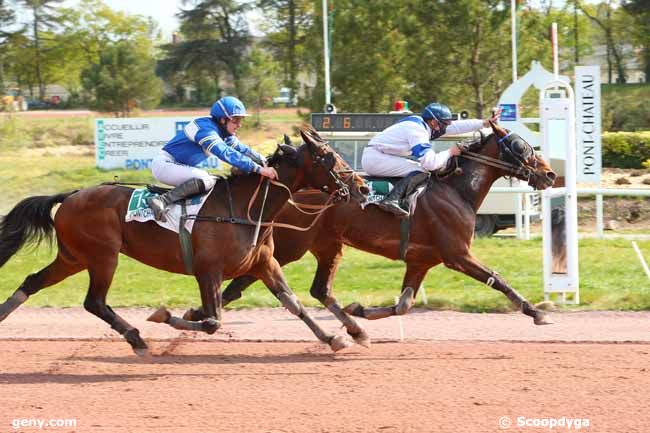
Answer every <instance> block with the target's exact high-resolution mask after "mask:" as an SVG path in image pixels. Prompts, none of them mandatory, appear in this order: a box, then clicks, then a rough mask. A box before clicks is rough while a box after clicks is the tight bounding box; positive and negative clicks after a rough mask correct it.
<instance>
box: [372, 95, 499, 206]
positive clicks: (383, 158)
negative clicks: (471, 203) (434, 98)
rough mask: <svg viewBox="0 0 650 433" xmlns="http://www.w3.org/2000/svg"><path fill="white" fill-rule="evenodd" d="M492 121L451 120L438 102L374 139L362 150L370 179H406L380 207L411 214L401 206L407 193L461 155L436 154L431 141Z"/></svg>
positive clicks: (457, 152) (456, 152) (450, 152)
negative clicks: (430, 173)
mask: <svg viewBox="0 0 650 433" xmlns="http://www.w3.org/2000/svg"><path fill="white" fill-rule="evenodd" d="M498 117H499V113H496V114H495V115H494V116H493V117H492V118H490V119H485V120H480V119H466V120H455V121H452V115H451V110H450V109H449V107H447V106H446V105H443V104H439V103H437V102H432V103H431V104H429V105H427V106H426V107H425V108H424V110H423V111H422V114H421V115H419V116H418V115H412V116H408V117H405V118H403V119H401V120H400V121H399V122H397V123H396V124H394V125H391V126H389V127H388V128H386V129H384V130H383V131H382V132H380V133H379V134H377V135H376V136H374V137H373V138H372V139H371V140H370V142H368V146H367V147H366V148H365V149H364V150H363V157H362V159H361V165H362V167H363V170H364V171H365V172H366V173H368V175H370V176H382V177H403V176H404V179H401V180H400V181H399V182H397V184H395V187H394V188H393V189H392V190H391V192H390V194H388V196H386V198H385V199H384V200H382V201H381V202H379V203H377V205H378V206H379V207H380V208H382V209H383V210H385V211H387V212H391V213H393V214H395V215H398V216H401V217H404V216H408V214H409V213H408V211H407V210H405V209H403V208H402V207H401V206H400V201H401V199H402V197H404V196H405V195H406V194H405V193H406V192H407V191H409V192H410V191H411V190H413V189H414V188H415V187H416V186H417V185H418V184H420V183H421V182H422V181H423V180H424V179H425V178H426V177H428V176H429V173H428V171H432V170H437V169H439V168H441V167H444V165H445V164H446V163H447V161H448V160H449V158H451V157H452V156H458V155H460V149H459V148H458V147H456V146H453V147H452V148H450V149H449V150H445V151H443V152H438V153H436V152H434V151H433V149H432V148H431V143H430V141H431V140H435V139H436V138H439V137H441V136H442V135H444V134H463V133H466V132H472V131H477V130H479V129H481V128H484V127H488V126H489V125H490V124H489V121H490V120H492V121H496V120H497V119H498Z"/></svg>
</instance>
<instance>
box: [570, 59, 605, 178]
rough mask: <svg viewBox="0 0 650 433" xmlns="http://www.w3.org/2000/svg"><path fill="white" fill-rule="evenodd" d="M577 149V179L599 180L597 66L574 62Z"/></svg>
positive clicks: (599, 131)
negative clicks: (580, 64)
mask: <svg viewBox="0 0 650 433" xmlns="http://www.w3.org/2000/svg"><path fill="white" fill-rule="evenodd" d="M575 72H576V79H575V101H576V148H577V149H576V153H577V158H578V167H577V169H578V173H577V181H578V183H590V184H596V185H598V184H600V173H601V171H602V162H601V126H600V66H576V69H575Z"/></svg>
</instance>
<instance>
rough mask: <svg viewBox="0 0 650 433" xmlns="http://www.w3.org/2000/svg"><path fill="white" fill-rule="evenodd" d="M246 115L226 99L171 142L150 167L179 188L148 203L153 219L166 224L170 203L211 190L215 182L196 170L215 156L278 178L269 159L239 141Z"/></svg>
mask: <svg viewBox="0 0 650 433" xmlns="http://www.w3.org/2000/svg"><path fill="white" fill-rule="evenodd" d="M246 116H248V114H246V108H245V107H244V104H243V103H242V102H241V101H240V100H239V99H237V98H235V97H234V96H225V97H223V98H221V99H219V100H218V101H217V102H215V103H214V104H213V105H212V108H211V109H210V117H200V118H198V119H194V120H192V121H191V122H190V123H188V124H187V125H185V127H184V128H183V130H181V131H179V132H178V133H177V134H176V136H174V138H172V139H171V140H169V142H167V144H166V145H165V146H164V147H163V148H162V150H161V151H160V153H159V154H158V155H157V156H156V157H155V158H154V160H153V162H152V164H151V172H152V174H153V176H154V177H155V178H156V179H157V180H159V181H160V182H162V183H165V184H167V185H172V186H175V187H176V188H174V189H172V190H171V191H169V192H167V193H165V194H163V195H161V196H154V197H151V198H149V199H147V202H148V204H149V206H150V207H151V209H152V210H153V213H154V217H155V218H156V219H157V220H159V221H166V220H167V218H166V217H165V211H166V208H167V206H169V205H170V204H171V203H174V202H177V201H179V200H182V199H184V198H186V197H190V196H193V195H196V194H202V193H204V192H206V191H209V190H210V189H212V187H213V186H214V185H215V183H216V178H215V177H214V176H212V175H210V174H209V173H208V172H207V171H205V170H202V169H200V168H198V167H197V165H199V164H200V163H202V162H203V161H205V160H206V159H207V158H208V156H210V155H214V156H216V157H217V158H219V159H221V160H222V161H225V162H227V163H228V164H230V165H232V166H233V167H237V168H238V169H239V170H241V171H243V172H244V173H257V174H259V175H261V176H266V177H268V178H271V179H276V178H277V177H278V174H277V173H276V171H275V169H274V168H272V167H266V166H265V165H266V159H265V158H264V157H263V156H261V155H260V154H259V153H257V152H255V151H254V150H253V149H251V148H250V147H248V146H246V145H245V144H243V143H241V142H240V141H239V139H237V136H236V134H237V130H238V129H239V128H240V127H241V120H242V118H243V117H246Z"/></svg>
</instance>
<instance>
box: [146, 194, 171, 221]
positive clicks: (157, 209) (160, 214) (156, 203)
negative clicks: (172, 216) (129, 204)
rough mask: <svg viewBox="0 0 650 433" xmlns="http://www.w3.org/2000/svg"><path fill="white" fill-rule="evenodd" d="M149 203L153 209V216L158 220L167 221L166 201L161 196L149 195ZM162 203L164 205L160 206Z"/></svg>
mask: <svg viewBox="0 0 650 433" xmlns="http://www.w3.org/2000/svg"><path fill="white" fill-rule="evenodd" d="M147 204H148V205H149V207H150V208H151V210H152V211H153V217H154V219H155V220H156V221H160V222H163V223H165V222H167V216H166V215H165V203H164V202H163V201H162V200H161V199H160V197H149V198H147ZM161 204H162V207H161V206H160V205H161Z"/></svg>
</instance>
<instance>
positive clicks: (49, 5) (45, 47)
mask: <svg viewBox="0 0 650 433" xmlns="http://www.w3.org/2000/svg"><path fill="white" fill-rule="evenodd" d="M61 1H62V0H19V3H20V4H22V5H23V6H24V7H25V8H26V9H27V10H29V12H30V14H31V21H30V29H31V30H30V35H31V44H32V46H31V50H30V52H29V53H25V54H28V57H30V58H29V61H30V63H31V64H32V65H33V67H34V73H35V76H36V82H37V84H38V97H39V99H44V98H45V86H46V85H47V84H49V83H51V82H53V75H54V74H53V73H54V70H53V68H47V66H46V65H48V64H50V65H52V64H53V63H55V61H56V59H55V58H53V47H54V46H55V45H56V40H55V36H54V34H53V33H52V30H53V29H54V28H56V27H57V26H58V22H59V16H58V13H57V11H56V6H57V5H58V4H59V3H61Z"/></svg>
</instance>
